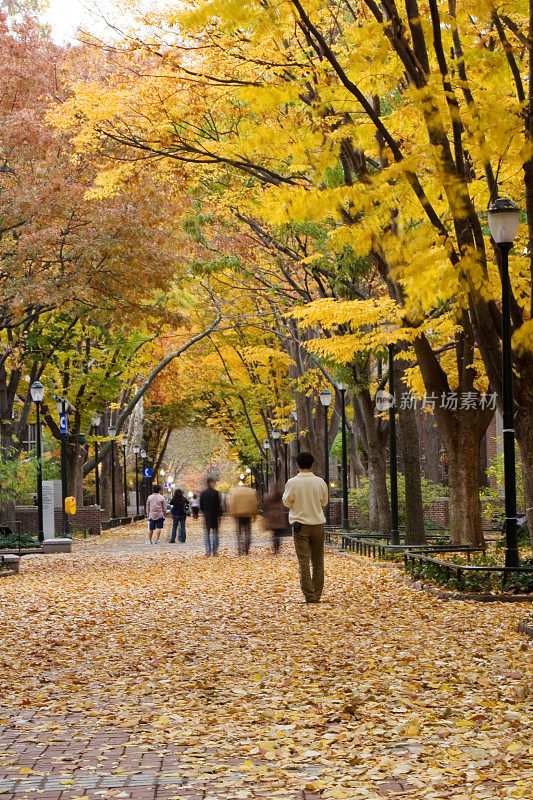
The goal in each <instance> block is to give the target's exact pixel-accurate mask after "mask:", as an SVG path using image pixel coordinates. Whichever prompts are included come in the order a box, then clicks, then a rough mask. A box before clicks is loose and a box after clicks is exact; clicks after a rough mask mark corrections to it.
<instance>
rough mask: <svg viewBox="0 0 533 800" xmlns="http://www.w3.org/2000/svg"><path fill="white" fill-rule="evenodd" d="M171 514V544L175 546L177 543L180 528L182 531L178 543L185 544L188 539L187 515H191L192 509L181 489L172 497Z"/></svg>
mask: <svg viewBox="0 0 533 800" xmlns="http://www.w3.org/2000/svg"><path fill="white" fill-rule="evenodd" d="M170 513H171V514H172V535H171V537H170V543H171V544H174V542H175V541H176V533H177V530H178V526H179V529H180V532H179V535H178V542H184V541H185V539H186V538H187V534H186V532H185V520H186V519H187V515H188V514H189V513H190V508H189V501H188V500H187V498H186V497H185V495H184V494H183V491H182V490H181V489H176V491H175V492H174V494H173V496H172V500H171V501H170Z"/></svg>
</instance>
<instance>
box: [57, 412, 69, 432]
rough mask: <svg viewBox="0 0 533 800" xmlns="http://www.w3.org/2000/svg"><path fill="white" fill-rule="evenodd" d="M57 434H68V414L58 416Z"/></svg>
mask: <svg viewBox="0 0 533 800" xmlns="http://www.w3.org/2000/svg"><path fill="white" fill-rule="evenodd" d="M59 433H68V414H60V415H59Z"/></svg>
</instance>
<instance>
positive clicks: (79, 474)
mask: <svg viewBox="0 0 533 800" xmlns="http://www.w3.org/2000/svg"><path fill="white" fill-rule="evenodd" d="M77 439H78V437H77V435H76V434H74V435H73V437H72V440H67V495H68V496H72V497H75V498H76V505H77V506H78V508H82V507H83V465H84V463H85V458H86V455H87V451H86V448H85V446H84V445H82V444H80V443H79V442H78V441H77Z"/></svg>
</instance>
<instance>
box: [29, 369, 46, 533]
mask: <svg viewBox="0 0 533 800" xmlns="http://www.w3.org/2000/svg"><path fill="white" fill-rule="evenodd" d="M30 393H31V399H32V400H33V402H34V403H35V413H36V415H37V423H36V424H37V428H36V453H35V454H36V456H37V539H38V540H39V541H40V542H42V541H44V521H43V461H42V448H41V403H42V402H43V398H44V386H43V385H42V383H40V382H39V381H35V383H32V385H31V386H30Z"/></svg>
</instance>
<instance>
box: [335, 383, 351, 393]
mask: <svg viewBox="0 0 533 800" xmlns="http://www.w3.org/2000/svg"><path fill="white" fill-rule="evenodd" d="M347 388H348V384H347V383H338V384H337V389H338V390H339V392H342V393H344V392H345V391H346V389H347Z"/></svg>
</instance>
